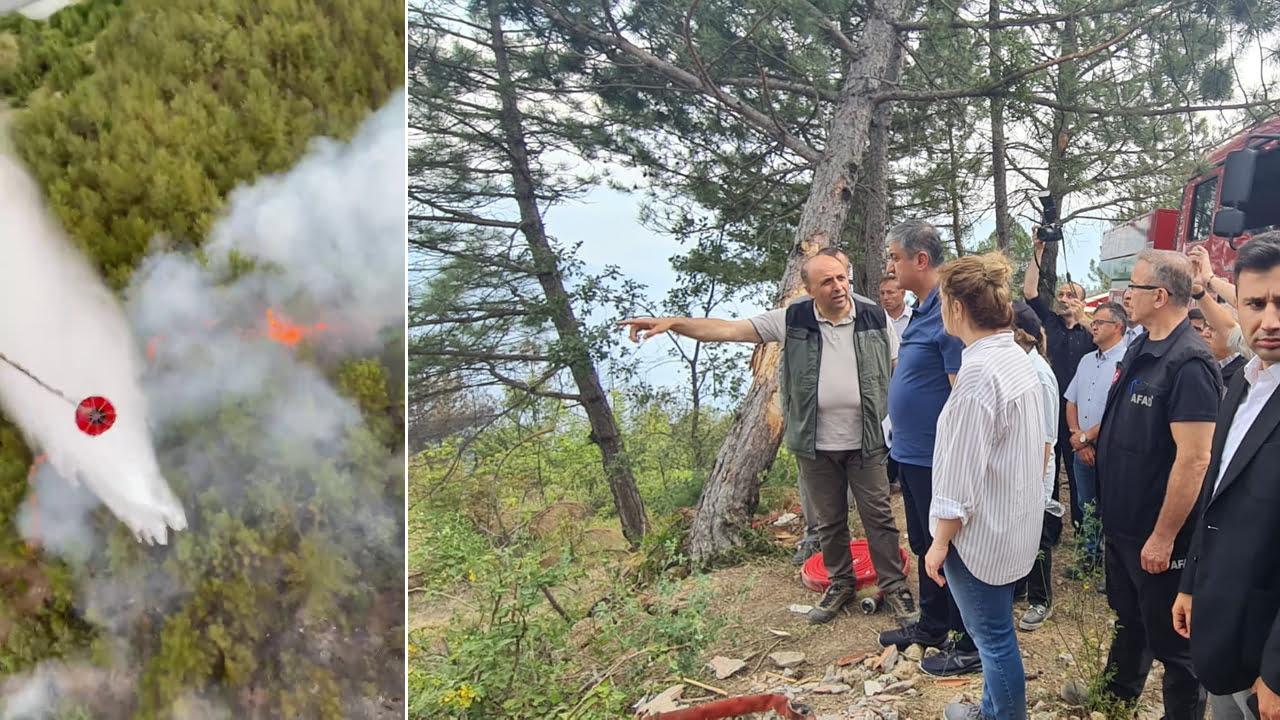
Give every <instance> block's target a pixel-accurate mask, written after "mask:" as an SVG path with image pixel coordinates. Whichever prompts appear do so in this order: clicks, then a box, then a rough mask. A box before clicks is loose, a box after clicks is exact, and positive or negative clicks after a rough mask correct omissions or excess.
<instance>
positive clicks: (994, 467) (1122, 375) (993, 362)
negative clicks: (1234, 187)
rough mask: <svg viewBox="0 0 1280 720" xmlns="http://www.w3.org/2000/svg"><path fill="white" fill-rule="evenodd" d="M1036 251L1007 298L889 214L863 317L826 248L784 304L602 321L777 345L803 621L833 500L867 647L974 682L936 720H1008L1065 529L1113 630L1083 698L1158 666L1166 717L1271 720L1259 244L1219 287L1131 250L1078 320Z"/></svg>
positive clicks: (840, 560) (847, 582)
mask: <svg viewBox="0 0 1280 720" xmlns="http://www.w3.org/2000/svg"><path fill="white" fill-rule="evenodd" d="M1033 235H1034V233H1033ZM1043 249H1044V248H1043V244H1042V243H1041V242H1040V241H1039V240H1037V241H1036V248H1035V255H1034V257H1033V258H1032V260H1031V262H1029V263H1028V266H1027V268H1026V271H1025V274H1024V276H1023V291H1022V294H1023V297H1024V298H1025V302H1022V301H1016V300H1015V299H1014V294H1013V291H1012V287H1011V279H1012V272H1013V271H1012V267H1011V266H1010V264H1009V262H1008V260H1007V259H1005V258H1004V257H1003V256H1001V255H999V254H998V253H992V254H988V255H981V256H968V257H963V258H959V259H956V260H952V261H950V262H944V257H943V245H942V241H941V238H940V236H939V233H938V231H937V229H936V228H935V227H933V226H932V225H930V224H929V223H925V222H919V221H911V222H905V223H902V224H900V225H897V226H895V227H894V228H893V229H892V230H891V231H890V232H889V235H888V239H887V254H888V264H887V267H886V268H885V270H886V273H885V279H884V280H883V281H882V282H881V287H880V298H879V303H878V304H877V302H876V301H874V300H872V299H870V298H866V297H863V296H861V295H858V294H856V293H853V292H851V289H850V280H849V276H850V272H851V268H850V266H849V261H848V258H847V257H846V256H845V255H844V253H842V252H840V251H838V250H835V249H832V248H827V249H824V250H822V251H820V252H818V253H817V254H815V255H813V256H812V257H810V258H808V259H807V261H806V262H805V264H804V266H803V268H802V270H801V273H800V275H801V277H800V279H801V283H802V285H803V286H804V289H805V291H806V294H805V295H804V296H802V297H800V298H797V299H795V300H793V301H791V302H790V303H788V304H787V305H786V306H785V307H782V308H779V309H776V310H771V311H768V312H765V313H762V314H760V315H757V316H755V317H752V318H744V319H738V320H721V319H714V318H634V319H631V320H627V321H624V322H623V323H622V324H623V325H625V326H627V327H629V328H630V332H631V338H632V340H636V341H638V340H641V339H644V338H648V337H652V336H654V335H657V334H661V333H665V332H668V331H670V332H675V333H677V334H680V335H684V336H686V337H690V338H694V339H697V340H700V341H704V342H717V341H737V342H747V343H767V342H777V343H781V388H780V396H781V404H782V414H783V442H784V444H785V446H786V447H787V449H788V450H789V451H790V453H791V454H792V455H794V456H795V458H796V461H797V463H798V464H799V468H800V473H799V485H800V495H801V500H802V507H803V512H804V516H805V522H806V525H807V532H806V538H805V539H804V540H802V541H801V544H800V548H799V549H798V552H797V556H796V557H797V562H800V561H803V560H804V559H806V558H807V557H808V556H809V555H810V554H812V553H813V552H821V553H822V562H823V566H824V567H825V569H826V572H827V576H828V579H829V581H830V586H829V587H828V589H827V590H826V591H825V592H824V593H823V596H822V598H821V600H819V601H818V603H817V605H816V606H815V607H814V609H813V610H812V611H811V612H810V614H809V620H810V622H812V623H827V622H831V621H832V620H834V619H836V618H837V617H838V615H839V613H840V611H841V610H842V609H843V608H844V607H845V606H846V605H847V604H849V603H850V601H852V600H854V598H855V596H856V582H855V577H854V572H853V560H852V557H851V554H850V527H849V509H850V502H852V503H853V505H854V507H855V508H856V510H857V512H858V514H859V517H860V519H861V524H862V528H863V531H864V532H865V534H866V536H867V541H868V547H869V550H870V555H871V561H872V564H873V566H874V568H875V571H876V576H877V582H878V584H879V588H880V590H882V591H883V592H884V594H885V600H886V605H887V607H888V608H889V609H890V611H891V612H892V613H893V615H894V616H895V618H896V620H897V624H898V626H897V627H895V628H893V629H891V630H887V631H885V632H882V633H880V637H879V640H880V644H881V645H883V646H885V647H888V646H890V645H894V646H897V647H898V648H899V649H905V648H907V647H909V646H911V645H916V644H918V645H920V646H923V647H925V648H937V649H938V652H936V653H932V652H931V653H929V654H927V655H926V656H925V657H924V658H923V659H922V660H921V661H920V667H921V670H922V671H923V672H925V673H928V674H931V675H937V676H948V675H959V674H965V673H979V672H980V673H981V674H982V679H983V692H982V698H981V702H980V703H952V704H950V705H948V706H947V707H946V708H945V710H944V717H945V718H947V720H961V719H962V718H963V719H965V720H969V719H974V720H976V719H977V718H1000V719H1001V720H1004V719H1006V718H1015V719H1021V718H1025V717H1026V714H1027V707H1026V680H1025V673H1024V669H1023V665H1022V655H1021V652H1020V650H1019V647H1018V638H1017V630H1016V629H1015V628H1017V629H1021V630H1023V631H1027V632H1032V631H1035V630H1037V629H1038V628H1040V627H1041V626H1042V625H1043V624H1044V623H1045V622H1046V621H1047V620H1048V619H1049V618H1050V617H1051V616H1052V613H1053V593H1052V587H1053V582H1052V577H1053V565H1052V559H1053V548H1054V546H1055V545H1057V544H1058V543H1059V540H1060V535H1061V532H1062V529H1063V524H1062V518H1063V517H1064V516H1067V515H1068V513H1069V518H1070V521H1071V523H1072V526H1073V528H1074V537H1075V538H1076V543H1077V546H1078V548H1079V551H1078V552H1077V553H1076V555H1075V561H1074V562H1072V563H1071V564H1070V565H1069V566H1068V567H1067V568H1065V569H1063V573H1064V574H1065V575H1066V576H1067V577H1069V578H1074V579H1081V578H1083V577H1087V576H1090V575H1091V574H1093V573H1095V572H1098V571H1101V572H1102V573H1103V574H1104V577H1105V582H1104V583H1103V584H1102V588H1101V589H1102V590H1103V591H1104V592H1105V593H1106V595H1107V599H1108V602H1109V604H1110V606H1111V608H1112V609H1113V611H1114V612H1115V615H1116V622H1115V630H1114V634H1113V638H1112V641H1111V645H1110V649H1109V655H1108V659H1107V666H1106V670H1105V671H1104V677H1105V678H1106V683H1105V688H1104V689H1103V690H1102V691H1101V692H1103V693H1105V694H1106V695H1107V696H1108V698H1109V699H1110V700H1112V701H1114V702H1116V703H1119V704H1121V705H1124V704H1128V705H1129V706H1135V705H1136V702H1137V699H1138V697H1139V696H1140V695H1141V693H1142V689H1143V686H1144V685H1145V683H1146V680H1147V675H1148V673H1149V671H1150V669H1151V665H1152V661H1153V660H1159V661H1160V662H1161V664H1162V665H1163V667H1164V676H1163V680H1162V693H1163V705H1164V717H1165V718H1168V719H1169V720H1184V719H1185V720H1191V719H1195V720H1200V719H1202V718H1203V717H1204V715H1205V710H1206V705H1208V706H1210V707H1211V708H1212V714H1213V717H1214V720H1236V719H1240V720H1245V719H1256V718H1264V719H1265V720H1280V696H1278V695H1277V694H1276V692H1275V691H1276V690H1280V573H1277V572H1273V571H1272V570H1273V568H1275V569H1280V563H1277V562H1276V561H1274V560H1269V559H1268V558H1271V557H1273V555H1272V554H1271V553H1270V550H1271V548H1273V547H1276V546H1277V543H1276V542H1273V541H1280V529H1278V530H1272V529H1271V528H1280V523H1273V522H1271V521H1270V520H1271V517H1273V516H1272V515H1271V511H1272V509H1273V508H1276V509H1280V399H1276V400H1275V401H1274V402H1273V401H1272V400H1273V398H1272V395H1273V393H1274V390H1275V388H1276V387H1277V385H1280V366H1278V365H1277V362H1280V232H1277V233H1265V234H1261V235H1257V236H1255V237H1253V238H1252V239H1251V240H1250V241H1249V242H1247V243H1246V244H1244V245H1243V246H1241V248H1240V251H1239V253H1238V255H1237V258H1236V261H1235V266H1234V268H1233V271H1234V272H1233V275H1234V277H1235V280H1236V284H1235V285H1233V284H1232V283H1230V282H1227V281H1226V280H1225V279H1223V278H1220V277H1217V276H1216V274H1215V272H1214V269H1213V266H1212V264H1211V263H1210V261H1209V257H1208V255H1207V254H1206V253H1205V252H1204V250H1203V249H1202V248H1194V249H1192V250H1191V251H1189V252H1188V253H1186V254H1182V253H1177V252H1172V251H1159V250H1146V251H1143V252H1142V253H1140V254H1139V255H1138V256H1137V262H1136V265H1135V267H1134V268H1133V271H1132V273H1131V278H1130V282H1129V284H1128V286H1127V288H1126V290H1125V293H1124V297H1123V302H1122V303H1115V302H1104V303H1101V304H1099V305H1098V306H1097V307H1096V308H1093V309H1092V312H1091V313H1090V311H1089V309H1088V308H1087V307H1086V305H1085V294H1084V289H1083V288H1082V287H1080V286H1079V285H1078V284H1075V283H1064V284H1062V286H1060V287H1059V288H1057V292H1056V294H1055V297H1054V298H1053V299H1052V300H1050V299H1047V298H1045V297H1042V296H1041V294H1040V293H1039V292H1038V285H1039V283H1040V260H1041V254H1042V252H1043ZM907 291H909V292H911V293H912V294H913V295H914V296H915V298H916V300H915V302H914V303H913V304H911V305H907V304H906V303H905V302H904V301H903V297H904V294H905V292H907ZM1064 476H1065V479H1066V485H1067V489H1068V505H1067V506H1064V505H1063V504H1062V503H1061V502H1060V495H1059V486H1060V480H1059V479H1060V478H1062V477H1064ZM890 478H892V479H893V480H894V481H895V482H897V483H898V485H899V487H900V489H901V494H902V500H903V505H904V510H905V517H906V525H907V527H906V530H907V542H908V545H909V546H910V549H911V552H912V554H914V555H915V557H916V563H915V566H916V569H917V572H918V588H919V590H918V602H917V595H916V594H913V593H912V591H911V589H910V586H909V584H908V582H907V578H906V577H905V575H904V572H903V566H902V563H901V557H900V551H899V545H900V533H899V529H898V527H897V525H896V523H895V521H894V516H893V513H892V510H891V504H890V497H891V493H890ZM1273 503H1274V504H1273ZM1017 598H1025V600H1026V602H1027V607H1026V609H1025V610H1024V611H1023V612H1022V613H1021V614H1020V615H1018V616H1017V617H1016V619H1015V612H1014V602H1015V599H1017ZM1193 608H1194V612H1193Z"/></svg>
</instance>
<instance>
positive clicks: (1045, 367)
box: [1027, 349, 1058, 511]
mask: <svg viewBox="0 0 1280 720" xmlns="http://www.w3.org/2000/svg"><path fill="white" fill-rule="evenodd" d="M1027 359H1028V360H1030V361H1031V368H1032V369H1033V370H1035V371H1036V377H1037V378H1039V380H1040V405H1041V408H1040V410H1041V412H1042V413H1044V443H1045V444H1046V445H1048V446H1049V459H1048V460H1047V461H1046V462H1045V466H1044V472H1043V473H1042V479H1043V482H1044V508H1045V510H1055V511H1056V510H1057V505H1055V504H1051V503H1053V482H1054V481H1055V480H1057V479H1058V464H1057V461H1056V460H1055V459H1054V456H1053V446H1054V445H1056V444H1057V443H1058V378H1057V377H1055V376H1054V374H1053V368H1051V367H1049V363H1048V361H1046V360H1045V359H1044V357H1043V356H1041V355H1040V352H1039V351H1038V350H1034V349H1033V350H1030V351H1028V352H1027Z"/></svg>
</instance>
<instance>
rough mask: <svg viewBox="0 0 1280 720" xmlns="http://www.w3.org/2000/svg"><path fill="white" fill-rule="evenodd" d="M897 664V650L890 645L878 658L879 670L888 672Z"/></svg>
mask: <svg viewBox="0 0 1280 720" xmlns="http://www.w3.org/2000/svg"><path fill="white" fill-rule="evenodd" d="M897 664H898V648H897V647H895V646H893V645H890V646H889V647H887V648H885V651H884V654H883V655H881V656H880V670H882V671H883V672H889V671H891V670H893V668H894V666H895V665H897Z"/></svg>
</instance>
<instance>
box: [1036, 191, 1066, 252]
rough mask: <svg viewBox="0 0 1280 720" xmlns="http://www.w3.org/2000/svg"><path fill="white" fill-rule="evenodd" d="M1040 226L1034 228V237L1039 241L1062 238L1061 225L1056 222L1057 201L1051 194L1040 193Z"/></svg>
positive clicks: (1055, 240) (1053, 240)
mask: <svg viewBox="0 0 1280 720" xmlns="http://www.w3.org/2000/svg"><path fill="white" fill-rule="evenodd" d="M1040 208H1041V210H1040V227H1038V228H1036V239H1037V240H1039V241H1040V242H1047V243H1050V242H1058V241H1060V240H1062V226H1061V225H1059V224H1058V202H1057V201H1056V200H1054V199H1053V194H1052V193H1049V192H1044V193H1041V194H1040Z"/></svg>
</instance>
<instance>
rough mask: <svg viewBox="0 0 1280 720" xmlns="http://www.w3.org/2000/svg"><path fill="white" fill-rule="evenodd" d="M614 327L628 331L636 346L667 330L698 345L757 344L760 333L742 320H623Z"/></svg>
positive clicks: (672, 318) (646, 318) (645, 318)
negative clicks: (701, 343) (698, 343)
mask: <svg viewBox="0 0 1280 720" xmlns="http://www.w3.org/2000/svg"><path fill="white" fill-rule="evenodd" d="M618 326H619V327H625V328H628V329H630V331H631V342H636V343H638V342H641V341H642V340H648V339H649V338H651V337H653V336H655V335H661V334H663V333H665V332H668V331H670V332H673V333H675V334H677V335H683V336H685V337H687V338H693V339H694V340H697V341H699V342H744V343H759V342H761V339H760V333H758V332H756V328H755V326H754V325H752V324H751V321H750V320H745V319H744V320H721V319H719V318H687V317H685V318H679V317H668V318H652V317H641V318H631V319H628V320H623V321H622V322H620V323H618Z"/></svg>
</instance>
